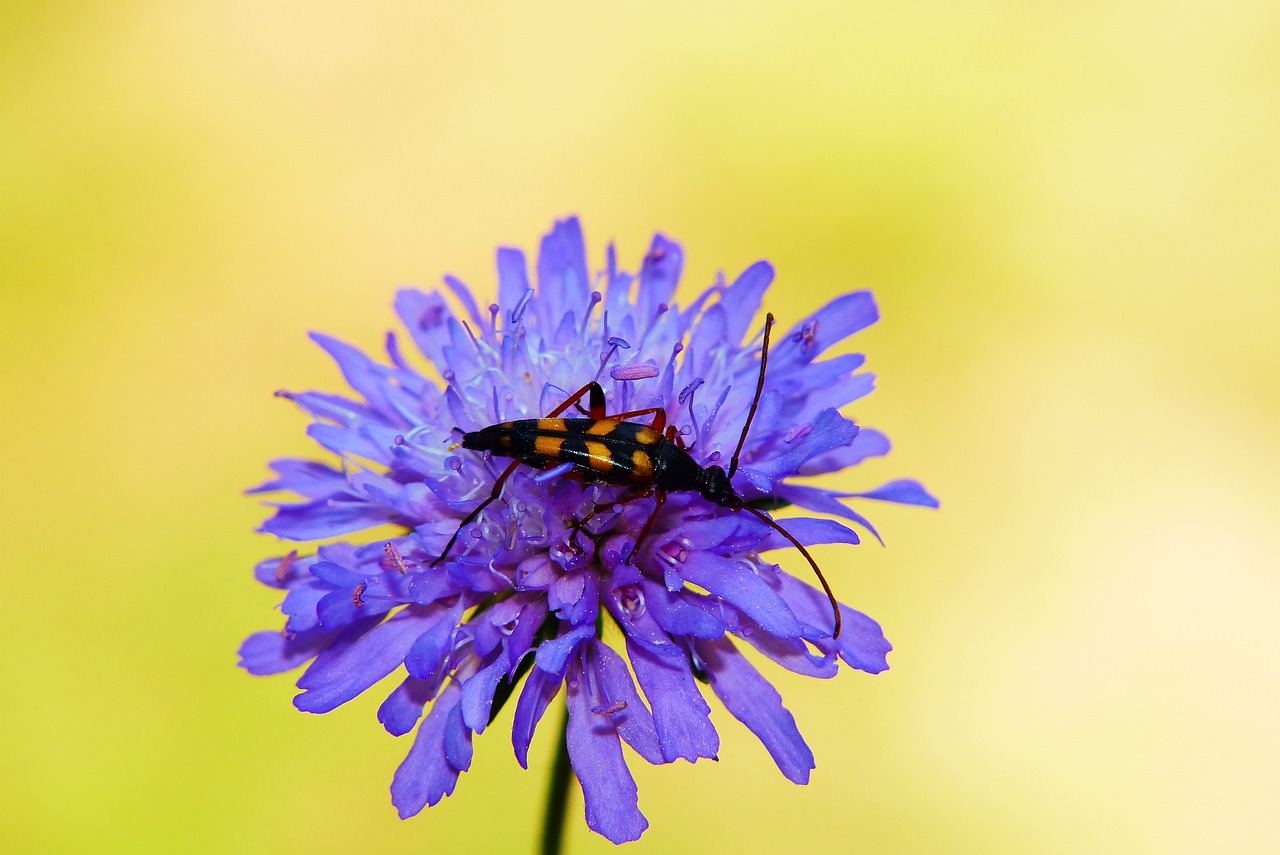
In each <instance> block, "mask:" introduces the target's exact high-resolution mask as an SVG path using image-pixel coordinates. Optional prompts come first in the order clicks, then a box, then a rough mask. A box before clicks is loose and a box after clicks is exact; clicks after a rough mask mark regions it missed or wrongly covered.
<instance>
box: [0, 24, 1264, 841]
mask: <svg viewBox="0 0 1280 855" xmlns="http://www.w3.org/2000/svg"><path fill="white" fill-rule="evenodd" d="M1278 40H1280V6H1277V4H1275V3H1274V2H1246V0H1224V2H1220V3H1216V4H1207V3H1172V4H1170V3H1156V2H1151V1H1150V0H1147V2H1139V1H1138V0H1135V2H1119V3H1073V4H1041V5H1028V4H1023V3H1013V2H1001V1H1000V0H993V1H992V2H960V3H956V2H932V3H931V2H918V3H892V4H890V3H870V4H868V3H861V4H847V3H810V4H781V3H774V4H762V3H745V4H736V3H735V4H729V3H719V4H710V3H708V4H694V5H690V4H682V3H646V4H602V3H578V4H571V3H551V4H528V5H516V4H414V3H394V4H381V5H368V4H359V5H356V4H353V5H346V4H343V5H328V6H325V5H317V4H310V3H281V4H261V3H247V2H221V3H208V2H192V3H136V2H117V3H101V4H98V3H79V4H74V3H73V4H57V5H54V4H47V5H46V4H19V3H13V4H4V6H3V10H2V11H0V291H2V298H0V299H2V303H0V309H2V316H0V359H2V362H0V365H2V366H3V369H2V371H0V384H2V386H3V388H2V390H0V393H2V395H3V398H2V400H3V402H4V418H3V419H0V448H3V455H4V465H3V468H4V489H3V491H0V514H2V515H0V519H2V520H3V525H4V532H5V538H4V539H5V544H4V549H3V558H2V559H0V561H3V566H4V590H5V592H6V594H5V598H4V600H5V604H6V607H5V608H4V610H3V617H2V618H0V650H3V655H0V663H2V664H0V667H2V668H3V674H2V675H0V679H2V680H3V686H4V690H3V692H4V694H3V703H0V758H2V759H0V768H3V771H2V772H0V804H2V805H3V808H2V809H0V848H3V849H4V850H5V851H7V852H36V851H85V852H99V851H101V852H110V851H120V852H126V851H127V852H177V851H180V852H307V853H317V852H335V853H336V852H353V851H355V852H359V851H375V850H376V851H380V852H401V851H403V852H424V851H447V850H449V849H450V848H453V847H458V848H461V847H466V848H467V851H477V852H487V851H504V852H521V851H530V850H531V849H532V843H533V840H534V835H535V834H536V829H537V825H538V821H539V814H540V811H541V805H542V798H543V791H544V788H545V784H546V774H547V767H548V765H549V764H548V760H549V755H550V749H551V738H550V735H549V734H550V728H546V729H545V730H544V732H543V733H542V734H541V735H540V738H539V740H538V741H537V742H536V743H535V751H534V755H535V756H534V758H533V761H532V763H533V768H532V769H531V770H530V771H528V772H523V771H521V770H520V769H519V767H518V766H517V765H516V763H515V761H514V760H513V759H512V757H511V751H510V746H509V741H508V739H507V738H506V737H505V736H504V735H503V734H502V728H501V726H496V727H495V729H494V730H493V731H491V732H490V733H489V734H487V735H485V736H484V737H482V738H480V739H479V740H477V755H476V760H475V765H474V767H473V769H472V771H471V772H470V773H468V774H466V775H465V776H463V778H462V780H461V782H460V785H459V789H458V792H457V793H456V794H455V795H454V796H453V797H452V798H450V799H448V800H446V801H445V802H444V803H443V804H442V805H440V806H438V807H436V808H433V809H429V810H427V811H426V812H424V814H422V815H421V816H419V817H418V818H416V819H414V820H411V821H408V822H400V821H399V820H398V819H396V817H395V813H394V811H393V809H392V807H391V805H390V802H389V797H388V794H387V788H388V785H389V783H390V780H391V775H392V772H393V770H394V768H395V766H396V764H397V763H398V762H399V760H400V758H401V757H402V756H403V754H404V752H405V751H406V750H407V745H408V743H407V739H406V740H395V739H392V738H391V737H389V736H387V735H386V734H385V733H384V732H383V731H382V729H381V727H380V726H379V725H378V724H377V722H376V721H375V719H374V711H375V709H376V706H377V703H378V700H379V698H377V697H366V698H362V699H360V700H358V701H356V702H353V703H351V704H350V705H348V706H347V707H344V708H342V709H341V710H339V711H337V712H335V713H333V714H330V715H327V716H321V717H316V716H308V715H304V714H302V713H298V712H296V711H295V710H294V709H293V707H292V706H291V705H290V702H289V700H290V697H291V695H292V685H291V683H292V680H291V678H290V677H279V678H273V679H255V678H251V677H249V676H247V675H245V674H244V673H242V672H240V671H238V670H237V669H236V668H235V665H234V661H235V659H234V653H235V649H236V647H237V645H238V644H239V642H240V640H241V638H242V637H244V636H245V635H247V634H249V633H250V632H252V631H254V630H257V629H261V628H268V627H273V626H276V625H278V622H279V616H278V613H277V612H275V611H274V607H275V605H276V596H275V595H274V593H273V592H270V591H267V590H265V589H260V588H259V587H257V586H256V585H255V584H254V582H253V581H252V578H251V575H250V570H251V567H252V565H253V563H254V562H255V561H256V560H258V559H260V558H261V557H264V556H266V555H269V554H275V553H276V552H277V551H278V547H277V546H276V544H274V543H273V542H272V541H271V539H270V538H267V537H265V536H263V535H256V534H253V533H252V529H253V528H254V527H255V526H256V525H257V523H258V522H259V521H260V519H261V517H262V515H263V513H264V512H263V510H262V509H261V508H260V507H259V506H258V505H257V504H256V502H255V501H253V500H252V499H250V498H248V497H244V496H242V495H241V494H240V491H241V489H242V488H244V487H247V486H250V485H252V484H255V483H257V482H259V481H260V480H262V479H263V478H264V477H265V475H266V474H267V473H266V469H265V465H264V464H265V461H266V460H267V459H268V458H271V457H276V456H282V455H286V454H301V453H305V452H308V451H309V450H310V446H309V444H308V443H307V441H306V440H305V438H304V436H303V427H304V424H305V419H304V418H303V416H302V415H301V414H299V413H297V412H295V411H294V410H293V409H292V408H291V407H290V406H289V405H288V404H287V403H285V402H283V401H280V400H277V399H274V398H273V397H272V394H271V393H272V392H273V391H274V390H275V389H277V388H280V387H287V388H294V389H299V388H323V389H334V388H337V387H338V385H339V382H340V377H339V375H338V373H337V371H336V369H334V368H333V367H332V366H331V365H330V364H329V362H328V360H327V358H326V357H325V356H324V355H323V354H322V353H321V352H320V351H319V349H318V348H316V347H314V346H312V345H311V344H310V343H309V342H308V341H307V340H306V338H305V333H306V331H307V330H309V329H319V330H325V331H328V332H330V333H333V334H335V335H338V336H340V337H342V338H345V339H347V340H349V341H353V342H355V343H358V344H360V345H362V346H366V347H370V348H376V347H377V346H378V344H379V343H380V341H381V337H382V334H383V332H384V331H385V330H386V329H387V328H389V327H390V326H391V325H392V323H393V317H392V314H391V311H390V301H391V297H392V294H393V292H394V290H395V289H396V288H397V287H398V286H401V285H404V284H407V283H416V284H420V285H423V286H425V287H434V286H435V285H437V284H438V283H439V281H440V277H441V275H442V274H444V273H446V272H451V273H455V274H458V275H459V276H461V277H462V278H463V279H464V280H466V281H468V282H469V283H470V284H471V285H472V286H474V287H476V288H478V289H479V290H481V291H482V292H489V291H490V290H491V289H492V288H493V287H494V269H493V262H492V252H493V249H494V247H495V246H496V245H497V244H499V243H502V244H508V245H518V246H524V247H526V248H529V249H532V248H533V247H535V246H536V241H537V239H538V237H539V235H540V234H541V233H542V231H543V230H544V229H545V228H547V227H548V226H549V225H550V223H551V222H552V220H553V218H555V217H557V216H563V215H565V214H568V213H578V214H580V215H581V216H582V217H583V220H584V223H585V226H586V230H587V237H588V242H589V246H590V252H591V253H592V258H593V260H594V261H596V262H599V261H600V260H601V259H602V258H603V251H604V246H605V244H606V243H607V242H608V241H610V240H615V241H616V242H617V244H618V247H619V250H620V254H621V256H622V258H623V259H625V260H627V262H628V264H630V265H632V266H634V265H635V264H636V263H637V262H638V261H639V258H640V256H641V255H642V254H643V252H644V249H645V247H646V246H647V241H648V238H649V235H650V234H651V233H652V232H653V231H654V230H659V229H660V230H662V231H664V232H665V233H667V234H669V235H671V236H673V237H675V238H677V239H679V240H681V241H682V242H683V243H684V245H685V247H686V251H687V259H688V261H687V267H686V287H687V289H690V290H691V289H693V288H695V287H701V286H702V285H704V284H706V283H708V282H709V281H711V280H712V279H713V277H714V276H715V275H716V272H717V271H718V270H724V271H726V272H727V273H728V274H729V275H730V276H732V275H734V274H736V273H737V272H738V271H739V270H741V269H742V268H743V267H745V266H746V265H747V264H749V263H750V262H752V261H754V260H755V259H757V258H760V257H767V258H769V259H771V260H772V261H773V262H774V263H775V265H776V266H777V269H778V271H779V278H780V281H779V284H778V286H777V290H776V291H775V292H773V295H772V297H771V298H770V301H771V303H770V306H771V308H772V309H773V310H774V311H776V312H778V313H779V314H780V315H782V316H783V318H784V320H785V318H787V317H798V316H800V315H801V314H803V313H805V312H808V311H810V310H811V309H813V308H814V307H816V306H818V305H820V304H821V303H822V302H823V301H825V300H826V299H828V298H829V297H831V296H832V295H834V294H837V293H839V292H842V291H845V290H849V289H853V288H864V287H870V288H873V289H874V290H875V292H876V294H877V295H878V298H879V300H880V303H881V307H882V312H883V316H884V319H883V321H882V322H881V323H880V324H879V325H878V326H877V327H875V328H874V329H872V330H870V331H868V332H867V333H865V334H863V335H861V336H860V337H859V339H858V341H857V343H856V345H857V347H858V349H859V350H863V351H865V352H867V353H868V354H869V356H870V364H871V367H872V368H873V369H874V370H876V371H877V372H878V374H879V376H880V383H879V389H878V391H877V392H876V394H874V395H873V396H872V397H871V398H869V399H867V400H865V401H864V402H862V403H860V404H858V405H857V406H856V407H855V408H854V410H853V412H852V414H853V415H854V416H855V417H856V418H857V419H858V420H859V421H861V422H865V423H868V424H873V425H876V426H878V427H880V428H882V429H884V430H885V431H887V432H888V433H889V435H890V436H892V437H893V438H894V440H895V442H896V448H895V451H894V453H893V454H892V455H890V456H889V457H888V458H887V459H884V460H877V461H873V462H871V463H868V464H866V465H865V467H864V468H863V471H861V472H858V473H857V474H856V476H854V478H853V481H851V486H853V485H863V486H870V485H872V484H876V483H880V482H881V481H884V480H888V479H889V478H892V477H904V476H911V477H919V478H921V479H923V480H924V481H925V482H926V483H927V484H928V485H929V486H930V487H931V488H932V489H933V490H934V491H935V492H936V493H937V494H938V495H939V496H940V497H941V498H942V500H943V508H942V510H941V511H939V512H930V511H925V510H920V509H900V508H894V507H884V508H876V509H874V510H875V514H874V519H875V520H876V521H877V522H878V523H879V524H880V527H881V531H882V532H883V533H884V534H885V536H886V540H887V541H888V547H887V548H885V549H881V548H880V547H878V546H875V545H864V546H861V547H857V548H856V549H852V548H844V549H829V550H826V551H824V552H822V553H821V559H822V561H823V562H824V564H825V566H826V567H827V568H828V574H829V575H830V576H831V577H832V578H833V580H834V582H835V584H836V586H837V588H838V590H839V591H840V593H841V595H842V597H843V598H844V599H845V600H846V601H848V602H851V603H854V604H855V605H857V606H859V607H860V608H862V609H864V610H865V611H867V612H868V613H870V614H872V615H873V616H875V617H876V618H878V619H879V620H880V621H881V622H882V623H883V625H884V626H885V628H886V631H887V633H888V635H889V637H890V639H891V640H892V641H893V642H894V643H895V645H896V651H895V652H894V653H893V654H892V657H891V663H892V669H891V670H890V671H889V672H887V673H885V674H883V675H880V676H878V677H875V678H872V677H868V676H865V675H860V674H856V673H848V674H842V675H841V677H840V678H838V679H836V680H834V681H831V682H818V681H811V680H807V679H802V678H793V677H791V676H790V675H787V674H784V673H782V672H781V670H780V669H773V670H772V671H771V672H770V673H771V674H772V675H773V676H774V677H775V678H776V681H777V683H778V684H779V685H780V687H781V689H782V691H783V693H784V696H785V697H786V700H787V703H788V706H789V707H790V708H791V709H792V710H793V711H794V712H795V714H796V717H797V719H798V721H799V723H800V725H801V728H802V730H803V731H804V733H805V734H806V736H807V737H808V739H809V741H810V743H811V745H812V746H813V748H814V749H815V752H816V754H817V757H818V769H817V771H816V772H815V774H814V776H813V781H812V783H811V784H810V785H809V786H808V787H803V788H801V787H794V786H792V785H791V784H789V783H787V782H786V781H785V780H784V779H783V778H782V777H781V775H779V774H778V773H777V771H776V770H775V769H773V768H772V766H771V763H770V761H769V758H768V755H767V754H766V753H765V751H764V749H763V748H762V747H761V746H760V745H759V744H758V743H757V742H756V741H755V740H754V739H753V738H752V737H750V735H749V734H747V733H746V731H745V730H744V729H743V728H742V727H741V726H740V725H738V724H737V723H736V722H735V721H733V720H732V719H731V718H730V717H729V716H727V715H726V714H724V713H723V711H722V710H717V711H716V713H715V717H716V721H717V723H718V724H719V725H720V728H721V731H722V734H723V740H724V744H723V750H722V752H721V761H720V762H719V763H718V764H713V763H700V764H698V765H697V766H690V765H688V764H683V763H682V764H678V765H675V766H672V767H666V768H656V769H655V768H651V767H648V766H647V765H646V764H644V763H643V762H637V763H635V764H634V767H633V768H634V771H635V774H636V777H637V779H638V781H639V785H640V792H641V807H642V809H643V810H644V811H645V812H646V814H647V815H648V817H649V819H650V821H651V823H652V827H651V828H650V830H649V832H648V833H647V834H646V836H645V837H644V838H643V840H642V841H641V842H640V843H638V844H635V845H633V846H632V847H631V848H632V850H634V851H636V852H641V851H643V852H698V853H707V852H735V853H747V852H797V851H808V852H843V851H855V852H860V853H901V852H926V853H974V852H982V853H1028V852H1036V853H1042V852H1043V853H1093V852H1123V853H1135V852H1143V853H1172V852H1208V851H1218V852H1265V851H1277V849H1278V848H1280V824H1278V823H1277V822H1276V818H1275V815H1274V810H1275V805H1276V802H1277V798H1278V797H1280V772H1278V771H1277V770H1280V729H1278V728H1277V724H1276V721H1277V705H1278V702H1280V679H1278V678H1280V665H1277V662H1278V659H1277V656H1276V652H1277V650H1276V648H1277V640H1278V637H1277V636H1278V634H1277V631H1276V612H1277V606H1278V605H1280V596H1278V595H1280V577H1278V575H1277V569H1278V568H1277V548H1278V547H1280V539H1278V536H1277V529H1278V528H1280V513H1278V512H1280V504H1278V502H1277V496H1276V492H1277V484H1278V483H1280V443H1277V434H1278V428H1280V335H1278V331H1280V249H1278V242H1277V233H1278V227H1280V108H1278V107H1277V105H1280V51H1277V50H1276V47H1275V46H1276V44H1277V43H1278ZM685 293H686V294H687V293H689V291H688V290H686V292H685ZM295 676H296V675H295ZM509 719H510V712H509V711H508V712H507V713H506V714H505V716H504V718H503V719H502V722H507V721H509ZM500 724H501V722H500ZM568 845H569V851H570V852H573V853H580V852H605V851H610V850H611V849H612V847H611V846H610V845H609V844H608V843H606V842H605V841H604V840H603V839H601V838H598V837H596V836H594V835H592V834H590V833H589V832H588V831H587V830H586V828H585V825H584V824H583V823H582V821H581V806H580V802H579V803H578V804H577V805H576V806H575V807H574V808H572V821H571V825H570V831H569V838H568Z"/></svg>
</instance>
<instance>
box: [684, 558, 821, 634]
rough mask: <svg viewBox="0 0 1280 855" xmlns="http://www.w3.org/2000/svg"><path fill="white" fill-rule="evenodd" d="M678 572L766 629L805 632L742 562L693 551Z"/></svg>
mask: <svg viewBox="0 0 1280 855" xmlns="http://www.w3.org/2000/svg"><path fill="white" fill-rule="evenodd" d="M679 572H680V576H681V578H683V579H685V580H687V581H689V582H693V583H694V584H695V585H698V586H700V587H702V588H705V589H706V590H708V591H710V592H711V593H712V594H714V595H715V596H717V597H719V598H721V599H723V600H724V601H725V602H728V603H732V604H733V605H734V606H736V607H737V608H739V609H741V610H742V611H743V613H745V614H747V615H749V616H750V617H751V618H752V619H753V620H754V621H755V622H756V623H758V624H760V626H762V627H763V628H764V630H765V631H766V632H771V633H773V634H774V635H778V636H782V637H783V638H795V637H797V636H800V635H803V634H804V632H805V629H804V626H803V625H801V623H800V621H798V620H796V616H795V615H793V614H792V613H791V609H789V608H787V604H786V603H785V602H783V600H782V598H781V597H779V596H778V594H777V593H776V592H775V591H774V590H773V589H772V588H770V587H769V586H768V585H767V584H766V583H765V581H764V580H763V579H761V578H760V577H759V576H757V575H756V574H755V573H754V572H753V571H752V570H751V569H750V568H749V567H748V566H747V564H746V563H745V562H744V561H737V560H734V559H731V558H724V557H722V556H719V555H716V554H714V553H711V552H693V553H690V555H689V558H688V560H686V561H685V563H684V564H682V565H681V566H680V568H679Z"/></svg>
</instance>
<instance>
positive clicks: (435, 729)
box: [391, 683, 462, 819]
mask: <svg viewBox="0 0 1280 855" xmlns="http://www.w3.org/2000/svg"><path fill="white" fill-rule="evenodd" d="M461 699H462V690H461V689H460V688H459V687H458V684H457V683H450V684H449V685H448V686H447V687H445V689H444V691H443V692H441V693H440V697H438V698H436V701H435V703H434V704H432V706H431V712H429V713H427V717H426V719H424V720H423V722H422V724H421V725H420V726H419V727H418V735H417V737H416V738H415V739H414V740H413V747H412V748H410V749H409V753H408V755H407V756H406V757H405V758H404V762H403V763H401V764H400V767H399V768H398V769H396V774H395V778H394V779H392V781H391V803H392V804H393V805H395V808H396V811H397V812H398V813H399V814H400V818H401V819H408V818H409V817H411V816H414V815H415V814H417V813H418V812H419V811H421V810H422V809H423V808H424V807H426V806H427V805H434V804H436V803H438V802H439V801H440V800H441V799H442V798H444V797H445V796H447V795H449V794H450V793H452V792H453V788H454V787H455V786H457V783H458V770H457V769H455V768H454V767H453V766H452V765H450V764H449V762H448V759H447V758H446V757H445V747H444V743H445V728H446V725H447V724H448V723H449V718H450V716H451V715H452V713H453V711H454V709H455V708H456V707H457V705H458V703H459V701H461Z"/></svg>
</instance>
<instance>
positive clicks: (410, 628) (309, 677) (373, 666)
mask: <svg viewBox="0 0 1280 855" xmlns="http://www.w3.org/2000/svg"><path fill="white" fill-rule="evenodd" d="M414 608H416V607H410V608H409V609H405V610H404V611H402V612H400V613H399V614H397V615H396V616H395V617H393V618H391V620H389V621H387V622H386V623H383V624H381V625H379V626H376V627H374V628H373V629H372V630H370V631H369V632H367V633H365V634H364V635H362V636H361V637H360V638H359V639H358V640H356V641H355V642H354V643H352V644H351V645H349V646H347V647H344V648H341V649H340V650H338V651H337V652H334V651H335V648H329V649H328V650H326V651H325V653H323V654H321V655H320V656H319V657H317V659H316V661H315V662H314V663H313V664H312V665H311V667H310V668H308V669H307V671H306V673H305V674H303V675H302V677H301V679H299V680H298V687H299V688H301V689H303V690H304V691H303V692H302V693H301V694H300V695H298V696H297V697H295V698H294V699H293V705H294V706H295V707H297V708H298V709H300V710H302V711H303V712H310V713H326V712H329V711H330V710H333V709H336V708H337V707H339V706H341V705H342V704H345V703H346V702H347V701H349V700H351V699H352V698H354V697H355V696H356V695H358V694H360V693H361V692H363V691H364V690H365V689H367V688H369V687H370V686H372V685H373V684H374V683H376V682H378V681H379V680H381V679H382V678H383V677H385V676H387V675H388V674H390V673H391V672H392V671H394V670H395V669H396V668H398V667H399V666H400V664H401V663H402V662H404V657H405V654H406V653H408V652H409V648H410V647H411V646H412V645H413V642H414V639H416V638H417V637H418V636H419V635H420V634H421V633H422V631H423V630H424V629H425V628H426V627H427V626H429V624H430V621H431V618H430V616H424V615H423V614H422V613H421V612H419V611H413V610H412V609H414Z"/></svg>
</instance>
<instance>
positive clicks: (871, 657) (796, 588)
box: [778, 573, 893, 674]
mask: <svg viewBox="0 0 1280 855" xmlns="http://www.w3.org/2000/svg"><path fill="white" fill-rule="evenodd" d="M779 580H780V582H781V584H780V586H779V589H778V590H779V592H780V593H781V594H782V597H783V599H785V600H786V601H787V603H788V604H789V605H790V606H791V609H792V610H793V611H794V612H795V613H796V617H798V618H800V620H802V621H804V622H805V623H807V624H809V625H810V626H813V627H817V628H818V629H820V630H822V631H823V632H824V633H826V634H827V635H828V636H830V635H831V631H832V629H834V624H833V622H832V619H831V604H830V603H829V602H828V601H827V595H826V594H824V593H823V592H822V591H819V590H818V589H816V588H814V587H813V586H812V585H809V584H806V583H805V582H802V581H800V580H799V579H796V578H795V577H793V576H790V575H788V574H785V573H783V574H780V575H779ZM840 623H841V629H840V637H839V638H837V639H835V640H832V639H831V638H830V637H828V638H821V639H816V640H814V642H813V643H814V646H816V647H818V648H819V649H821V650H823V651H827V650H834V651H836V652H837V653H838V654H839V655H840V658H841V659H843V660H844V661H845V662H846V663H848V664H849V665H850V666H852V667H854V668H857V669H858V670H859V671H866V672H867V673H868V674H879V673H880V672H881V671H884V670H887V669H888V667H889V661H888V659H887V656H888V653H889V651H891V650H893V645H892V644H890V643H889V642H888V640H887V639H886V638H885V637H884V632H883V631H881V629H880V624H878V623H876V622H875V621H874V620H872V619H871V618H869V617H867V616H866V615H864V614H863V613H862V612H859V611H855V610H854V609H851V608H849V607H848V606H846V605H845V604H843V603H841V604H840Z"/></svg>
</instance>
